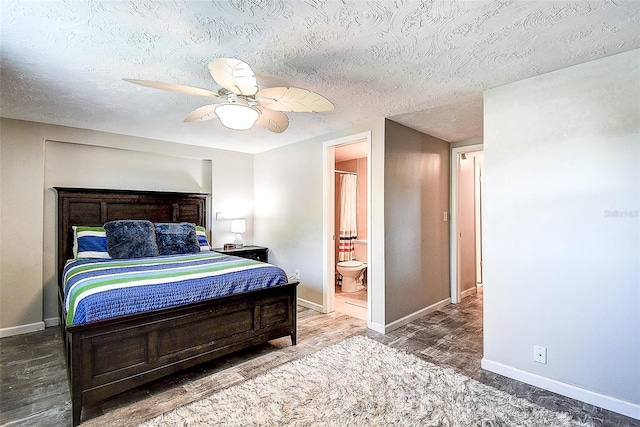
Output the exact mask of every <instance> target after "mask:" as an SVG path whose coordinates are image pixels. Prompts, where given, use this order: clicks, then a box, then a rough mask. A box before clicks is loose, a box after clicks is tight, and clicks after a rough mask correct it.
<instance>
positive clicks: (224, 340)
mask: <svg viewBox="0 0 640 427" xmlns="http://www.w3.org/2000/svg"><path fill="white" fill-rule="evenodd" d="M297 285H298V283H297V282H294V283H289V284H286V285H281V286H276V287H273V288H268V289H263V290H258V291H251V292H247V293H244V294H240V295H232V296H228V297H224V298H218V299H215V300H210V301H205V302H201V303H196V304H189V305H185V306H180V307H175V308H171V309H164V310H157V311H154V312H150V313H145V314H143V315H133V316H126V317H121V318H117V319H113V320H107V321H100V322H94V323H91V324H86V325H78V326H68V327H66V336H67V345H68V349H69V351H68V357H69V358H68V363H69V381H70V385H71V401H72V407H73V425H74V426H76V425H78V424H79V423H80V416H81V411H82V406H83V405H85V404H88V403H92V402H97V401H100V400H102V399H105V398H107V397H110V396H113V395H115V394H118V393H122V392H123V391H126V390H129V389H131V388H134V387H137V386H139V385H142V384H145V383H147V382H150V381H153V380H156V379H158V378H161V377H163V376H166V375H169V374H172V373H175V372H178V371H180V370H183V369H185V368H188V367H191V366H194V365H197V364H199V363H203V362H206V361H208V360H211V359H214V358H216V357H220V356H224V355H227V354H229V353H232V352H235V351H238V350H242V349H245V348H248V347H252V346H255V345H258V344H262V343H265V342H267V341H269V340H272V339H275V338H279V337H283V336H287V335H288V336H291V343H292V344H293V345H295V344H296V325H297V322H296V289H297V288H296V287H297Z"/></svg>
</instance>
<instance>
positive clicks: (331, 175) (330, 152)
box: [322, 131, 375, 324]
mask: <svg viewBox="0 0 640 427" xmlns="http://www.w3.org/2000/svg"><path fill="white" fill-rule="evenodd" d="M362 140H365V141H366V144H367V159H368V161H367V163H368V164H367V236H368V237H367V238H368V239H370V237H369V236H371V165H370V164H369V163H370V162H369V159H371V131H367V132H361V133H357V134H353V135H350V136H345V137H343V138H338V139H334V140H331V141H327V142H325V143H324V150H323V154H322V164H323V169H324V176H323V180H322V193H323V197H324V203H323V205H324V206H323V219H322V230H323V232H322V235H323V236H324V239H323V243H322V246H323V251H322V253H323V256H322V265H323V266H324V268H323V271H324V273H323V278H322V279H323V284H322V312H323V313H331V312H332V311H334V308H335V307H334V305H335V294H336V288H335V271H336V266H335V243H334V238H335V236H334V234H335V210H336V209H335V188H336V187H335V170H336V157H335V149H336V147H337V146H340V145H348V144H353V143H356V142H358V141H362ZM367 259H368V260H371V244H368V245H367ZM369 271H371V270H369ZM373 286H375V279H374V278H373V277H372V275H371V274H369V275H367V287H368V288H369V292H367V307H368V309H367V324H371V294H372V292H370V290H371V289H372V287H373Z"/></svg>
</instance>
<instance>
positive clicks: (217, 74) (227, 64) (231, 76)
mask: <svg viewBox="0 0 640 427" xmlns="http://www.w3.org/2000/svg"><path fill="white" fill-rule="evenodd" d="M209 72H210V73H211V77H213V79H214V80H215V81H216V82H217V83H218V84H219V85H220V86H222V87H223V88H225V89H228V90H230V91H231V92H233V93H235V94H236V95H247V96H251V95H255V93H256V92H257V91H258V81H257V80H256V76H255V73H254V72H253V70H252V69H251V67H250V66H249V65H248V64H247V63H245V62H242V61H240V60H238V59H233V58H220V59H214V60H213V61H211V62H209Z"/></svg>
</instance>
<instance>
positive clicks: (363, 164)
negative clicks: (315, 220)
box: [325, 134, 371, 321]
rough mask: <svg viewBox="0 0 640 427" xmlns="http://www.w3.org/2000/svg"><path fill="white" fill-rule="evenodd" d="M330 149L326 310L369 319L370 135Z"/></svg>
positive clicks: (357, 136) (328, 157)
mask: <svg viewBox="0 0 640 427" xmlns="http://www.w3.org/2000/svg"><path fill="white" fill-rule="evenodd" d="M334 143H335V144H334V145H329V146H328V147H327V172H328V174H327V183H326V184H327V187H326V188H327V212H326V216H327V218H325V221H326V224H327V244H326V248H327V251H326V253H327V263H326V265H327V270H326V271H327V274H326V284H325V311H327V312H330V311H337V312H340V313H343V314H346V315H349V316H352V317H356V318H359V319H362V320H367V321H368V320H369V317H370V316H369V307H370V306H371V304H370V297H371V296H370V292H369V278H368V274H367V273H368V263H367V261H368V259H369V245H368V236H369V232H370V230H369V217H370V215H369V193H370V185H369V182H370V178H369V176H370V173H369V147H370V142H369V136H368V134H365V135H363V134H360V135H354V136H353V137H350V138H343V139H340V140H337V141H334Z"/></svg>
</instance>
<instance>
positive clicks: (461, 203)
mask: <svg viewBox="0 0 640 427" xmlns="http://www.w3.org/2000/svg"><path fill="white" fill-rule="evenodd" d="M465 157H466V158H465V159H460V160H459V163H458V263H459V266H460V267H459V277H458V280H459V283H460V291H461V292H465V291H469V290H472V289H475V288H476V281H477V278H476V261H477V257H476V246H477V245H476V232H477V230H476V186H477V185H478V183H476V181H475V180H476V166H477V163H476V159H481V158H482V153H479V152H471V153H466V155H465ZM480 161H481V160H480ZM478 256H479V254H478Z"/></svg>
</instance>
